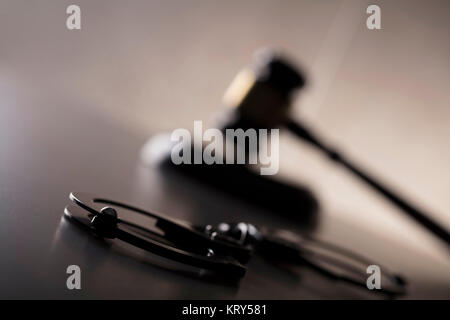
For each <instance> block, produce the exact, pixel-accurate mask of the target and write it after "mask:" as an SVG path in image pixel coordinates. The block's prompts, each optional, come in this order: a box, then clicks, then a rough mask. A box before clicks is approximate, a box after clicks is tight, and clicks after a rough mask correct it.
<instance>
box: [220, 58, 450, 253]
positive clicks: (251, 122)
mask: <svg viewBox="0 0 450 320" xmlns="http://www.w3.org/2000/svg"><path fill="white" fill-rule="evenodd" d="M305 83H306V79H305V76H304V75H303V73H302V72H301V71H300V70H299V69H297V68H296V67H294V65H293V64H292V63H291V62H290V61H289V60H288V59H286V58H285V57H284V56H282V55H281V54H279V53H278V52H276V51H273V50H271V49H262V50H260V51H259V52H257V53H256V54H255V59H254V63H253V65H251V67H249V68H246V69H244V70H243V71H241V72H240V73H239V74H238V75H237V76H236V78H235V79H234V81H233V82H232V83H231V85H230V86H229V88H228V90H227V91H226V93H225V96H224V102H225V104H226V105H227V106H228V107H230V108H229V109H228V112H227V116H226V118H225V120H224V119H222V124H221V127H222V129H223V130H225V129H228V128H230V129H231V128H232V129H236V128H242V129H248V128H255V129H260V128H266V129H272V128H285V129H287V130H289V131H290V132H291V133H292V134H294V135H295V136H297V137H298V138H301V139H302V140H304V141H307V142H308V143H310V144H311V145H313V146H315V147H316V148H318V149H319V150H321V151H322V152H323V153H324V154H325V155H326V156H327V157H328V158H329V159H330V160H332V161H333V162H335V163H337V164H340V165H341V166H343V167H344V168H346V169H348V171H350V172H351V173H352V174H354V175H355V176H357V177H358V178H360V179H361V180H362V181H364V182H365V183H366V184H368V185H369V186H370V187H372V188H373V189H374V190H376V191H377V192H378V193H380V194H381V195H383V196H384V197H385V198H386V199H388V200H389V201H390V202H391V203H392V204H394V205H395V206H397V207H398V208H400V209H401V210H402V211H403V212H405V213H406V214H407V215H408V216H410V217H411V218H413V219H414V220H415V221H417V222H418V223H419V224H421V225H422V226H424V227H425V228H427V229H428V230H429V231H430V232H432V233H433V234H434V235H436V236H437V237H439V238H440V239H441V240H443V241H444V242H446V244H447V245H448V244H450V234H449V232H448V231H447V230H446V229H445V228H444V227H442V226H441V225H439V224H438V223H437V222H436V221H434V220H433V219H431V218H430V217H429V215H428V214H426V213H425V212H423V211H422V210H420V209H418V208H417V207H415V206H414V205H413V204H411V203H410V202H408V201H407V200H405V199H403V198H402V197H400V196H399V195H398V194H396V193H395V192H394V191H393V190H390V189H389V188H388V187H387V186H386V185H385V184H383V183H381V182H380V181H378V180H377V179H375V178H374V177H372V176H370V175H369V174H367V173H366V172H364V171H363V170H362V169H361V168H360V167H359V166H357V165H355V164H354V163H352V162H351V161H349V160H348V159H347V158H346V157H345V156H344V155H343V154H342V153H341V152H339V151H338V150H337V149H335V148H334V147H332V146H330V145H328V144H327V143H326V142H325V141H323V140H322V139H320V138H319V137H318V136H317V135H316V134H315V133H314V132H313V131H312V130H311V129H309V128H308V127H307V126H306V125H304V124H303V123H302V122H301V121H299V120H294V119H293V118H291V117H290V114H289V111H290V107H291V105H292V101H293V97H294V93H295V92H296V91H298V90H299V89H301V88H303V87H304V85H305Z"/></svg>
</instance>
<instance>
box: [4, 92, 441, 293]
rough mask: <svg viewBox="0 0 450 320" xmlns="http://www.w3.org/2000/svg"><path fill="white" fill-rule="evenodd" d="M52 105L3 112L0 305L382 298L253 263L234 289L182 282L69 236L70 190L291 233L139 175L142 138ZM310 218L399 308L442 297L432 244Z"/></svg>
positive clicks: (30, 104) (164, 270)
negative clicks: (77, 277) (382, 272)
mask: <svg viewBox="0 0 450 320" xmlns="http://www.w3.org/2000/svg"><path fill="white" fill-rule="evenodd" d="M10 96H11V95H10ZM18 96H19V95H18ZM4 97H8V95H4ZM60 103H67V101H66V102H64V99H61V100H59V99H58V98H57V97H55V98H51V99H42V100H41V101H38V100H33V99H25V98H24V99H22V100H21V99H9V100H8V99H6V100H5V101H3V102H2V116H1V117H0V121H1V126H0V132H1V134H0V144H1V152H0V181H1V184H0V203H1V210H0V254H1V263H0V297H1V298H81V297H82V298H169V299H180V298H214V299H215V298H230V299H244V298H250V299H253V298H254V299H260V298H263V299H266V298H268V299H272V298H273V299H317V298H383V296H380V295H374V294H371V293H369V291H368V290H364V289H355V288H352V287H350V286H348V285H345V284H341V283H336V282H333V281H331V280H329V279H326V278H324V277H322V276H320V275H319V274H316V273H315V272H314V271H312V270H309V269H307V268H304V267H302V268H297V269H296V270H294V271H290V272H288V271H286V270H280V269H279V268H277V267H276V266H274V265H271V264H269V263H267V262H266V261H263V260H261V259H259V258H255V259H253V260H252V261H251V262H250V263H249V265H248V271H247V275H246V276H245V277H244V278H243V279H242V280H241V282H240V283H239V285H237V286H233V285H228V284H224V283H220V282H219V283H218V282H210V281H207V280H204V279H200V278H198V277H196V276H195V273H192V272H191V273H189V272H188V273H186V272H180V269H183V268H182V266H180V265H177V264H174V263H172V262H171V261H168V260H165V259H162V258H160V257H158V256H155V255H152V254H148V253H144V252H142V251H140V250H137V249H133V248H131V247H130V246H127V245H125V244H121V243H120V241H115V242H104V241H101V240H99V239H97V238H95V237H93V236H90V235H88V234H87V233H85V232H83V231H82V230H80V229H78V228H75V227H74V226H73V225H71V224H70V223H69V222H68V221H66V220H64V219H63V209H64V207H65V205H66V204H68V203H69V199H68V196H69V193H70V192H71V191H83V192H90V193H93V194H97V195H101V196H105V197H110V198H113V199H117V200H121V201H124V202H128V203H132V204H135V205H136V206H140V207H143V208H152V209H155V210H158V211H162V212H164V213H165V214H167V215H171V216H173V217H178V218H183V219H188V220H190V221H193V222H196V223H216V222H219V221H232V220H244V221H251V222H254V223H256V224H259V225H273V226H279V227H286V228H288V229H290V230H294V231H295V230H300V229H301V226H300V225H295V224H293V223H292V222H291V221H290V220H287V219H284V218H282V217H280V216H278V215H276V214H273V213H269V212H267V211H265V210H264V209H261V208H259V207H256V206H253V205H252V204H250V203H246V202H244V201H242V200H240V199H236V198H234V197H232V196H229V195H226V194H224V193H222V192H220V191H217V190H214V189H211V188H209V187H208V186H207V185H204V184H202V183H200V182H198V181H194V180H191V179H189V178H186V177H184V176H181V175H177V174H166V173H164V172H162V171H160V170H159V169H157V168H152V167H148V166H145V165H143V164H142V162H141V161H140V150H141V147H142V145H143V144H144V143H145V141H146V139H147V137H145V136H136V135H135V134H133V133H130V132H127V131H124V130H122V129H120V128H118V127H117V126H115V125H114V124H112V123H110V122H108V121H107V120H105V119H103V118H102V117H100V116H98V115H97V114H96V113H94V112H92V113H89V112H87V111H86V109H78V108H77V107H76V105H73V106H69V108H59V107H58V105H59V104H60ZM74 103H75V102H74ZM318 217H319V223H318V226H316V227H315V228H313V229H312V231H311V232H313V234H315V235H316V236H318V237H322V238H328V239H329V240H330V239H331V240H333V239H339V240H340V243H343V244H345V245H347V246H348V247H350V248H351V249H353V250H358V251H360V252H361V253H364V254H365V255H366V256H369V257H373V258H374V261H376V262H377V263H379V264H380V265H387V266H390V267H391V269H394V270H396V271H398V272H400V273H401V274H402V275H404V276H405V277H406V278H407V279H408V282H409V287H408V294H407V295H406V296H405V298H449V297H450V272H449V270H450V268H449V266H450V264H449V259H448V258H449V257H448V251H447V248H446V247H444V246H441V244H440V243H439V242H438V241H436V243H434V242H433V241H434V240H432V241H431V242H433V243H434V248H433V250H431V251H430V253H428V254H427V253H424V251H421V250H415V249H414V248H415V245H414V244H411V245H410V246H404V245H402V244H401V243H399V242H391V241H390V240H389V238H388V237H386V238H385V237H383V236H380V233H379V232H372V231H371V230H361V229H358V228H355V227H354V226H353V224H352V222H351V221H347V220H346V219H345V218H342V219H338V218H335V217H334V216H329V215H326V214H325V213H324V212H319V213H318ZM406 228H407V231H406V232H417V229H415V228H413V227H409V226H406ZM408 228H409V229H408ZM71 264H76V265H79V266H80V268H81V270H82V278H81V279H82V289H81V290H68V289H67V288H66V278H67V274H66V268H67V266H68V265H71Z"/></svg>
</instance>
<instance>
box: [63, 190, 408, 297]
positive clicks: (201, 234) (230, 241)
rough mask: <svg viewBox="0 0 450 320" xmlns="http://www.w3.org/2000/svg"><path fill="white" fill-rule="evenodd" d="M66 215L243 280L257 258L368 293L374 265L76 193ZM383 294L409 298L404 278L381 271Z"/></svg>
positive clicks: (276, 235) (237, 226) (309, 245)
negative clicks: (147, 221)
mask: <svg viewBox="0 0 450 320" xmlns="http://www.w3.org/2000/svg"><path fill="white" fill-rule="evenodd" d="M70 200H72V202H73V203H72V204H69V205H68V206H66V207H65V209H64V215H65V217H66V218H68V219H69V221H71V222H74V223H76V224H78V225H80V226H82V227H83V228H87V229H88V231H90V232H92V233H94V234H95V235H97V236H98V237H101V238H105V239H118V240H121V241H123V242H126V243H128V244H130V245H133V246H136V247H138V248H140V249H143V250H146V251H149V252H151V253H153V254H156V255H159V256H162V257H165V258H167V259H171V260H174V261H177V262H180V263H183V264H186V265H190V266H194V267H197V268H200V269H204V270H208V271H211V272H213V273H218V274H220V275H224V276H226V277H228V278H233V279H239V278H242V277H243V276H244V275H245V273H246V267H245V264H246V263H247V262H248V261H249V260H250V258H251V256H252V255H254V254H259V255H261V256H262V257H263V258H265V259H267V260H269V261H273V262H277V263H283V264H286V263H287V264H289V265H305V266H308V267H311V268H312V269H314V270H315V271H317V272H319V273H320V274H322V275H324V276H326V277H328V278H331V279H334V280H341V281H345V282H347V283H350V284H353V285H356V286H359V287H364V288H366V289H367V284H366V279H367V277H368V274H367V273H366V269H367V267H368V266H370V265H373V263H372V262H370V261H369V260H368V259H366V258H364V257H362V256H360V255H357V254H355V253H353V252H351V251H348V250H346V249H343V248H341V247H338V246H335V245H333V244H330V243H327V242H323V241H320V240H317V239H314V238H311V237H309V236H301V235H298V234H294V233H292V232H290V231H287V230H282V229H269V228H257V227H255V226H254V225H252V224H250V223H244V222H239V223H221V224H219V225H218V226H216V227H214V226H212V225H206V226H194V225H191V224H190V223H188V222H186V221H182V220H178V219H174V218H170V217H167V216H164V215H162V214H159V213H158V214H157V213H154V212H149V211H146V210H142V209H139V208H136V207H133V206H130V205H128V204H123V203H120V202H117V201H114V200H109V199H105V198H101V197H95V196H92V195H90V194H86V193H79V192H72V193H71V194H70ZM127 210H129V211H132V212H134V213H137V214H140V215H143V216H146V217H150V218H153V219H155V227H156V229H157V230H156V231H155V230H152V229H150V228H147V227H144V226H141V225H138V224H136V223H133V222H131V221H129V220H127V219H126V217H125V216H126V211H127ZM381 271H382V272H381V276H382V278H381V279H382V280H381V284H382V285H381V288H380V289H379V290H373V291H374V292H379V293H384V294H388V295H392V296H395V295H401V294H404V293H405V286H406V282H405V281H404V280H403V278H402V277H400V276H398V275H396V274H393V273H391V272H388V271H387V269H385V268H384V267H383V268H381Z"/></svg>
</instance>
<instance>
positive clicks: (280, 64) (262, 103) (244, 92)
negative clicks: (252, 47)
mask: <svg viewBox="0 0 450 320" xmlns="http://www.w3.org/2000/svg"><path fill="white" fill-rule="evenodd" d="M304 85H305V77H304V75H303V74H302V72H301V71H299V70H298V69H297V68H295V67H294V66H293V65H292V64H291V63H290V62H289V61H288V60H287V59H286V58H285V57H283V56H282V55H280V54H279V53H277V52H275V51H273V50H271V49H266V48H264V49H260V50H259V51H257V52H256V53H255V56H254V62H253V64H252V65H251V66H250V67H249V68H247V69H244V70H242V71H241V72H240V73H239V74H238V75H237V76H236V78H235V79H234V81H233V82H232V83H231V85H230V86H229V88H228V89H227V91H226V93H225V96H224V102H225V105H226V106H228V107H232V108H233V109H234V112H235V113H236V114H235V116H236V117H238V118H239V121H240V122H244V123H247V124H249V126H250V127H254V128H268V129H269V128H277V127H279V126H281V125H283V124H284V123H285V122H286V121H287V119H288V116H289V107H290V105H291V100H292V98H293V93H294V91H296V90H298V89H301V88H302V87H303V86H304Z"/></svg>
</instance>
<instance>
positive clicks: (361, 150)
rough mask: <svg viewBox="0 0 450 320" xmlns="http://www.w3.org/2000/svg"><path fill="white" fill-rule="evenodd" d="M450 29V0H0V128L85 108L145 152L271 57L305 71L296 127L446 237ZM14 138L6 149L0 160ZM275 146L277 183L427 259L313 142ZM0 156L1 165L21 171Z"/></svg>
mask: <svg viewBox="0 0 450 320" xmlns="http://www.w3.org/2000/svg"><path fill="white" fill-rule="evenodd" d="M70 4H77V5H79V6H80V7H81V30H78V31H70V30H67V28H66V25H65V23H66V18H67V14H66V13H65V11H66V8H67V6H68V5H70ZM369 4H377V5H378V6H380V8H381V26H382V29H381V30H368V29H367V27H366V19H367V17H368V15H367V14H366V8H367V6H368V5H369ZM449 31H450V2H449V1H446V0H441V1H440V0H432V1H413V0H396V1H381V0H376V1H365V0H362V1H356V0H333V1H332V0H321V1H315V0H297V1H290V0H283V1H273V0H271V1H269V0H257V1H256V0H255V1H253V0H246V1H234V0H231V1H204V0H183V1H172V0H170V1H167V0H164V1H162V0H161V1H114V0H108V1H87V0H77V1H47V0H41V1H24V0H1V1H0V41H1V46H0V110H1V117H0V118H1V120H0V121H1V129H0V133H1V132H2V131H3V133H4V134H5V132H8V128H9V127H11V126H15V127H17V126H20V122H14V121H9V120H8V118H9V116H10V115H9V113H13V112H14V111H11V110H14V109H15V108H16V107H15V106H18V105H20V106H21V108H26V109H28V110H30V112H31V110H32V109H34V108H38V107H37V106H38V105H49V106H50V105H51V108H50V109H48V110H50V111H48V110H47V109H45V110H44V109H43V110H42V112H40V111H36V110H35V109H34V110H33V112H35V113H36V112H37V113H39V116H42V117H46V118H48V119H51V117H52V111H51V110H52V108H57V109H58V112H65V110H69V109H70V108H78V109H80V110H83V112H84V111H85V112H88V113H90V114H93V115H94V116H95V117H96V118H99V119H100V118H101V119H103V120H104V121H107V122H109V123H111V124H112V125H114V126H117V127H120V128H121V130H123V131H124V132H128V133H129V134H130V135H132V136H138V137H140V139H141V140H140V141H143V142H144V141H145V139H146V138H147V137H149V136H151V135H153V134H155V133H158V132H161V131H171V130H173V129H175V128H180V127H183V128H188V129H193V121H194V120H204V121H211V119H212V118H213V117H214V115H215V114H217V113H218V112H220V110H221V108H223V107H222V104H221V99H222V96H223V93H224V92H225V90H226V88H227V86H228V84H229V83H230V82H231V80H232V79H233V77H234V76H235V75H236V73H237V72H238V71H239V70H241V69H242V68H243V67H244V66H246V65H248V64H249V63H250V62H251V59H252V55H253V53H254V51H255V50H256V49H258V48H260V47H263V46H272V47H275V48H280V49H282V50H283V52H285V53H286V54H287V55H288V56H290V57H291V58H292V59H293V60H294V61H296V62H297V63H298V64H299V66H301V67H302V68H303V69H304V70H305V71H306V73H307V75H308V79H309V81H308V86H307V87H306V89H304V90H303V91H302V93H301V94H300V95H299V97H298V99H297V100H296V103H295V108H294V117H297V118H300V117H303V118H305V119H306V120H308V123H310V124H311V126H312V127H314V128H316V129H317V131H319V132H320V133H321V134H322V135H323V136H324V137H326V138H328V139H329V140H330V142H333V143H335V144H337V145H338V146H340V148H341V149H342V150H344V151H345V152H346V153H347V154H348V155H349V156H350V157H351V158H352V159H354V160H355V161H357V162H359V163H362V164H364V167H365V168H366V169H367V170H370V171H371V172H374V173H375V174H376V175H379V176H381V177H384V178H385V179H384V180H385V181H387V182H388V183H389V185H391V186H392V187H394V188H396V189H397V190H400V191H401V193H402V194H404V195H405V196H407V197H408V198H409V199H412V200H413V201H414V202H415V203H418V204H420V205H421V206H422V207H424V208H426V209H428V211H430V212H431V213H432V214H433V217H434V218H435V219H436V220H438V221H440V222H441V223H442V224H444V225H445V226H446V227H447V228H450V212H449V210H450V197H449V190H450V170H449V169H450V148H449V138H450V108H449V101H450V90H448V88H449V85H450V41H449ZM67 121H68V122H70V121H71V119H70V118H68V119H67ZM61 126H64V124H63V123H62V124H61ZM24 130H26V128H24ZM42 130H45V128H43V129H42ZM35 139H36V140H39V136H36V137H35ZM86 139H89V137H87V138H86ZM124 141H126V139H124ZM14 143H15V141H9V140H7V139H2V149H3V150H4V151H5V152H6V151H8V153H13V152H14ZM125 143H126V142H125ZM280 145H281V149H280V173H279V176H280V177H281V178H284V179H287V180H289V181H292V182H301V183H302V184H306V185H308V186H310V187H311V188H312V189H313V190H314V192H316V193H317V195H318V197H319V198H320V201H321V206H322V207H324V208H325V211H326V212H328V213H327V214H333V215H335V216H336V218H337V219H342V220H345V221H347V223H349V224H353V225H354V226H355V227H357V228H359V229H360V230H366V229H367V230H369V229H370V230H371V231H370V232H372V233H379V234H380V235H381V234H382V235H383V237H387V238H388V239H389V241H393V242H400V243H403V245H405V246H410V247H414V248H415V249H417V250H420V251H421V252H423V254H425V255H427V254H432V253H430V252H433V251H434V250H439V247H440V244H439V243H438V242H437V240H435V239H434V238H433V237H432V236H430V235H429V234H428V233H427V232H426V231H424V230H423V229H422V228H420V227H418V226H417V225H416V224H415V223H414V222H412V221H411V220H410V219H407V218H405V216H403V215H402V214H401V213H399V212H397V211H395V210H393V209H392V208H391V206H390V204H388V203H386V202H385V201H384V200H382V199H381V198H379V196H378V195H376V194H374V193H372V191H371V190H369V189H367V188H366V187H364V186H361V184H360V183H359V182H358V181H357V180H355V179H354V178H352V177H351V176H349V175H348V174H347V173H346V172H345V171H344V170H341V169H339V168H336V167H334V166H333V165H332V164H330V163H328V162H327V161H326V159H324V158H323V157H322V156H321V155H320V154H319V153H317V152H316V151H314V150H313V149H312V148H311V147H309V146H308V145H304V144H301V143H299V142H298V141H297V139H295V138H293V137H291V136H290V135H287V134H283V135H282V136H281V144H280ZM1 153H3V151H1ZM0 157H1V158H0V160H1V161H2V162H1V166H2V167H4V168H6V167H8V166H11V165H12V164H13V162H14V161H15V160H16V158H15V157H14V156H10V155H6V154H3V155H0ZM0 187H1V188H5V189H6V188H7V186H5V185H4V184H3V183H2V182H0ZM327 209H332V210H327ZM322 227H324V228H326V219H325V220H324V224H323V225H322ZM412 229H413V230H415V232H414V233H412V232H409V231H408V230H412ZM330 237H332V235H330ZM349 237H350V238H351V235H349ZM375 245H376V244H374V246H375ZM436 252H437V251H436ZM445 258H446V257H442V261H444V260H445Z"/></svg>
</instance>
